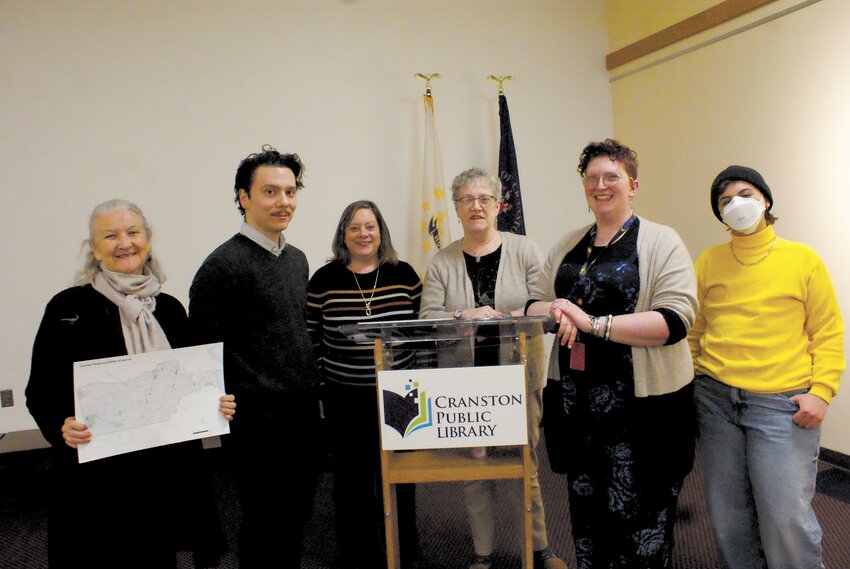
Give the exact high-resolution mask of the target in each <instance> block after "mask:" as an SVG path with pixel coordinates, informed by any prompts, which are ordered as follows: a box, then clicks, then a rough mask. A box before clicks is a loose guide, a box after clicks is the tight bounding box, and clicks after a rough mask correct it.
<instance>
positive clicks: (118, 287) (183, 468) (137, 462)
mask: <svg viewBox="0 0 850 569" xmlns="http://www.w3.org/2000/svg"><path fill="white" fill-rule="evenodd" d="M89 232H90V237H89V239H88V240H87V241H85V242H84V243H85V246H86V247H87V248H88V249H89V251H88V254H87V258H86V262H85V265H84V267H83V269H82V270H81V271H80V274H79V275H78V277H77V286H73V287H71V288H69V289H66V290H64V291H62V292H60V293H59V294H57V295H56V296H54V297H53V299H51V301H50V302H49V303H48V305H47V308H46V310H45V313H44V317H43V319H42V321H41V326H40V327H39V330H38V334H37V336H36V339H35V344H34V346H33V354H32V367H31V372H30V378H29V384H28V385H27V389H26V396H27V407H28V408H29V411H30V413H31V414H32V416H33V418H34V419H35V421H36V423H37V424H38V426H39V428H40V429H41V432H42V434H43V435H44V437H45V438H46V439H47V441H48V442H49V443H50V445H51V448H50V472H49V475H48V481H49V482H48V484H49V488H48V557H49V563H50V567H51V568H57V567H58V568H61V567H78V566H80V565H83V564H84V565H86V566H91V567H145V568H148V569H150V568H172V567H175V566H176V552H177V551H179V550H187V551H192V552H193V553H194V554H195V562H196V566H197V567H212V566H217V564H218V557H219V555H220V553H221V551H220V545H219V544H220V543H221V540H220V536H221V527H220V524H219V520H218V513H217V511H216V507H215V502H214V499H213V494H212V488H211V486H210V485H209V482H210V481H209V478H208V477H207V476H206V475H205V474H204V472H203V469H202V468H201V464H200V459H201V457H200V456H199V455H198V454H197V452H198V451H200V448H201V447H200V442H199V441H189V442H186V443H180V444H176V445H168V446H163V447H158V448H151V449H147V450H143V451H137V452H132V453H127V454H122V455H118V456H113V457H109V458H103V459H100V460H96V461H91V462H86V463H84V464H80V463H79V462H78V458H77V453H76V452H75V451H76V449H77V448H78V447H80V446H81V445H85V444H88V443H89V442H90V441H91V439H92V434H91V432H90V431H89V429H88V426H87V425H86V424H84V423H82V422H81V421H79V420H77V418H76V417H75V416H74V413H75V410H74V371H73V368H74V362H78V361H83V360H91V359H98V358H105V357H112V356H122V355H126V354H135V353H143V352H153V351H158V350H165V349H169V348H179V347H184V346H188V345H190V344H191V343H192V342H191V337H190V334H189V325H188V318H187V316H186V311H185V309H184V308H183V306H182V305H181V304H180V301H178V300H177V299H176V298H174V297H171V296H169V295H167V294H165V293H162V292H160V287H161V285H162V282H163V281H164V280H165V279H164V276H163V273H162V271H161V270H160V268H159V265H158V263H157V262H156V259H155V258H154V256H153V255H152V253H151V242H150V237H151V230H150V225H149V224H148V222H147V220H146V219H145V216H144V214H143V213H142V212H141V210H140V209H139V208H138V207H137V206H135V205H133V204H132V203H130V202H126V201H123V200H111V201H108V202H105V203H102V204H100V205H99V206H97V207H96V208H95V209H94V211H93V212H92V214H91V219H90V226H89ZM235 408H236V403H235V402H234V398H233V396H232V395H222V396H221V398H220V403H219V410H220V412H221V413H222V414H223V415H224V417H225V418H227V419H228V420H230V419H232V418H233V415H234V413H235Z"/></svg>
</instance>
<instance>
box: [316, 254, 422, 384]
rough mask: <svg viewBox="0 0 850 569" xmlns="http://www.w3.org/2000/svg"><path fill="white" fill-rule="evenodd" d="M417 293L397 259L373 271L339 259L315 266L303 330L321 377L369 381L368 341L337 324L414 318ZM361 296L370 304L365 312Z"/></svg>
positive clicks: (411, 275)
mask: <svg viewBox="0 0 850 569" xmlns="http://www.w3.org/2000/svg"><path fill="white" fill-rule="evenodd" d="M355 278H356V279H357V280H356V281H355ZM358 284H359V285H360V288H359V289H358ZM421 296H422V282H421V281H420V280H419V275H417V274H416V271H415V270H413V267H411V266H410V265H408V264H407V263H405V262H403V261H399V262H398V264H397V265H392V264H390V263H384V264H382V265H381V266H380V267H379V268H378V269H377V270H375V271H372V272H370V273H365V274H362V275H361V274H358V275H356V276H355V274H354V273H353V272H351V271H350V270H349V269H348V268H347V267H346V266H345V265H343V264H342V263H340V262H339V261H331V262H330V263H328V264H326V265H325V266H323V267H321V268H320V269H319V270H317V271H316V272H315V273H314V274H313V276H312V278H311V279H310V284H309V285H308V287H307V330H308V331H309V333H310V338H311V339H312V342H313V349H314V351H315V352H316V358H317V360H318V365H319V368H320V369H321V370H322V373H323V375H324V377H325V379H326V380H328V381H334V382H337V383H344V384H350V385H375V361H374V357H373V346H372V345H361V344H355V343H354V342H353V341H351V340H350V339H348V338H347V337H346V336H345V335H344V334H342V333H341V332H340V331H339V327H340V326H342V325H344V324H356V323H358V322H382V321H388V320H415V319H416V318H417V315H418V313H419V302H420V297H421ZM367 302H369V303H370V304H369V308H370V310H371V315H368V316H367V314H366V303H367ZM396 355H398V354H396ZM408 357H412V354H408ZM404 367H406V364H405V362H404V361H396V362H393V368H404Z"/></svg>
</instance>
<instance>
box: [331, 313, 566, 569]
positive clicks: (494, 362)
mask: <svg viewBox="0 0 850 569" xmlns="http://www.w3.org/2000/svg"><path fill="white" fill-rule="evenodd" d="M550 324H551V319H550V318H549V317H547V316H539V317H538V316H532V317H505V318H499V319H488V320H455V319H451V318H444V319H431V320H409V321H392V322H374V323H368V324H365V323H364V324H357V325H349V326H343V327H342V328H341V331H342V332H343V333H345V334H346V335H347V336H349V337H350V338H352V339H353V340H354V341H356V342H358V343H368V344H374V347H375V367H376V369H377V377H378V381H377V397H378V403H379V408H380V417H378V418H376V419H377V420H378V421H380V430H381V473H382V478H383V495H384V514H385V529H386V542H387V543H386V547H387V567H388V568H389V569H397V568H398V567H399V545H398V515H397V511H396V491H395V490H396V489H395V486H396V484H408V483H424V482H452V481H467V480H504V479H520V480H522V481H523V493H524V502H523V503H524V511H523V524H522V527H523V532H524V540H523V543H524V550H523V554H522V562H523V565H522V566H523V568H525V569H531V567H532V543H531V480H530V476H531V458H530V453H529V447H528V430H527V423H526V412H525V411H526V410H525V406H526V401H527V396H528V387H527V386H528V385H529V380H528V378H529V375H530V374H542V373H543V366H544V360H545V356H544V350H543V335H544V333H545V331H546V330H547V329H548V326H549V325H550Z"/></svg>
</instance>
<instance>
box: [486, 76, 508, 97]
mask: <svg viewBox="0 0 850 569" xmlns="http://www.w3.org/2000/svg"><path fill="white" fill-rule="evenodd" d="M513 78H514V77H513V75H488V76H487V79H489V80H490V81H496V82H497V83H498V84H499V94H500V95H504V94H505V90H504V89H503V88H502V83H504V82H505V81H510V80H511V79H513Z"/></svg>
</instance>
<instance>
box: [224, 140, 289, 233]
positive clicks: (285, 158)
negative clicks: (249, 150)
mask: <svg viewBox="0 0 850 569" xmlns="http://www.w3.org/2000/svg"><path fill="white" fill-rule="evenodd" d="M260 166H279V167H281V168H289V169H290V170H292V173H293V174H295V187H296V188H298V189H299V190H302V189H304V181H303V178H304V171H305V167H304V163H303V162H301V158H299V157H298V155H297V154H281V153H280V152H278V151H277V149H275V148H274V147H273V146H271V145H268V144H264V145H263V148H262V150H261V152H255V153H254V154H249V155H248V156H247V157H246V158H245V159H244V160H242V162H240V163H239V168H237V169H236V180H235V182H234V184H233V193H234V194H235V196H234V199H233V201H235V202H236V207H238V208H239V213H241V214H242V216H243V217H244V216H245V208H243V207H242V204H241V203H239V190H245V193H246V194H248V196H249V197H250V196H251V184H253V183H254V172H256V171H257V168H259V167H260Z"/></svg>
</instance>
